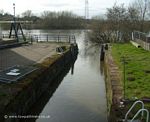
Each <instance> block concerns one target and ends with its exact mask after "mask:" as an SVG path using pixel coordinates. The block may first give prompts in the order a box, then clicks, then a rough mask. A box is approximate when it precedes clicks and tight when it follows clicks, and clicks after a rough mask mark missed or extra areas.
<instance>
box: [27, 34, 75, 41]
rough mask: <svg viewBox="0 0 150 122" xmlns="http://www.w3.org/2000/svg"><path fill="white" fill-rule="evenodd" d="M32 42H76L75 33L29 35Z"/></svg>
mask: <svg viewBox="0 0 150 122" xmlns="http://www.w3.org/2000/svg"><path fill="white" fill-rule="evenodd" d="M27 38H28V40H30V41H31V42H68V43H76V38H75V35H49V34H39V35H30V36H28V37H27Z"/></svg>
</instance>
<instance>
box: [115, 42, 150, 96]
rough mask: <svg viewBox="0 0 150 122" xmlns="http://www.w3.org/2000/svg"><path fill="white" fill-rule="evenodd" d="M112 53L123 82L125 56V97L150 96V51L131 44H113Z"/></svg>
mask: <svg viewBox="0 0 150 122" xmlns="http://www.w3.org/2000/svg"><path fill="white" fill-rule="evenodd" d="M112 55H113V57H114V59H115V62H116V63H117V65H118V66H119V68H120V70H121V72H122V73H121V74H122V76H121V78H122V84H123V81H124V80H123V78H124V73H123V71H124V65H123V61H122V59H123V57H125V62H126V63H125V84H126V85H125V89H126V92H125V93H126V94H125V96H126V98H129V99H131V98H132V97H137V98H150V92H149V88H150V52H149V51H145V50H144V49H142V48H136V47H134V46H133V45H132V44H130V43H127V44H113V45H112Z"/></svg>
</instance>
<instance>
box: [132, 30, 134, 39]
mask: <svg viewBox="0 0 150 122" xmlns="http://www.w3.org/2000/svg"><path fill="white" fill-rule="evenodd" d="M133 40H134V32H132V41H133Z"/></svg>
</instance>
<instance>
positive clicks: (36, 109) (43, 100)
mask: <svg viewBox="0 0 150 122" xmlns="http://www.w3.org/2000/svg"><path fill="white" fill-rule="evenodd" d="M76 60H77V56H75V57H74V58H73V59H72V61H71V62H70V63H69V64H68V65H67V66H65V68H64V69H63V72H61V73H60V74H59V77H57V79H55V80H54V81H53V82H52V83H51V84H50V86H49V88H48V89H47V91H46V92H44V93H43V94H42V96H41V97H40V99H39V100H38V101H37V102H36V103H35V104H34V105H33V106H32V108H31V110H30V111H29V112H28V113H27V115H26V116H28V115H33V116H37V117H38V116H39V115H40V113H41V111H42V110H43V108H44V107H45V105H46V104H47V102H48V101H49V100H50V98H51V97H52V96H53V94H54V93H55V91H56V90H57V88H58V87H59V85H60V84H61V82H62V81H63V79H64V77H65V76H66V75H67V74H68V72H69V71H70V70H71V74H72V75H73V72H74V64H75V61H76ZM37 117H35V118H34V117H33V118H32V119H29V118H28V119H20V120H19V122H35V121H36V119H37Z"/></svg>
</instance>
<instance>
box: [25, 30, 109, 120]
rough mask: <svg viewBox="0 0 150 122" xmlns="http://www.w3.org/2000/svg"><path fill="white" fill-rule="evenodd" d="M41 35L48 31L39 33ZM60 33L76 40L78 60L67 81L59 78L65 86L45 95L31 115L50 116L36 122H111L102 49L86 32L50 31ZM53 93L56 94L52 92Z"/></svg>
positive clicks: (72, 66)
mask: <svg viewBox="0 0 150 122" xmlns="http://www.w3.org/2000/svg"><path fill="white" fill-rule="evenodd" d="M41 32H47V31H41V30H40V31H38V33H41ZM58 32H60V33H67V34H74V35H75V36H76V41H77V43H78V47H79V55H78V59H77V61H76V63H75V65H73V64H72V65H71V69H70V71H69V73H68V74H67V75H66V76H65V77H64V78H63V76H62V77H61V78H59V79H60V80H62V82H61V84H60V85H59V83H60V81H59V83H58V84H57V85H56V87H54V88H51V87H50V91H48V92H47V93H46V94H44V96H45V97H44V96H42V97H41V100H40V101H39V102H37V104H36V105H35V106H34V107H33V108H34V109H33V112H32V113H31V114H33V115H37V113H38V114H39V115H50V118H49V119H43V118H39V119H37V120H32V121H36V122H107V104H106V94H105V82H104V77H103V72H102V71H103V69H102V67H101V65H103V64H100V56H99V52H100V49H99V48H100V47H99V45H96V44H91V43H90V42H89V40H88V36H87V33H86V31H82V30H76V31H73V30H69V31H64V30H57V31H49V33H58ZM32 33H34V31H33V32H32ZM100 69H101V70H100ZM59 77H60V76H59ZM58 86H59V87H58ZM57 87H58V88H57ZM51 89H54V90H52V92H51ZM54 92H55V93H54ZM28 121H29V120H28ZM28 121H27V122H28Z"/></svg>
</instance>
